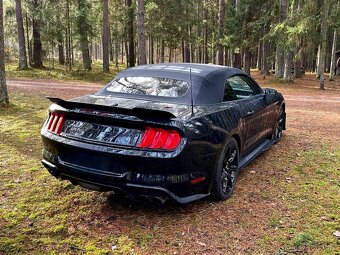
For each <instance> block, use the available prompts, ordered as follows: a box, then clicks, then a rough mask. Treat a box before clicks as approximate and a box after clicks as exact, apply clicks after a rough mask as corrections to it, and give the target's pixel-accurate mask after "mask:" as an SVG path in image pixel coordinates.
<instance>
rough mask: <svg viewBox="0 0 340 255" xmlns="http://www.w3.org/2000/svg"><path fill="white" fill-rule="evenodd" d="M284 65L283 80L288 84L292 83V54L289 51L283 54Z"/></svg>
mask: <svg viewBox="0 0 340 255" xmlns="http://www.w3.org/2000/svg"><path fill="white" fill-rule="evenodd" d="M284 63H285V64H284V72H283V79H284V80H285V81H288V82H290V81H292V67H293V52H292V51H291V50H289V49H288V50H287V51H286V52H285V57H284Z"/></svg>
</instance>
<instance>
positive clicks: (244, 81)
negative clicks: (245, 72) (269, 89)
mask: <svg viewBox="0 0 340 255" xmlns="http://www.w3.org/2000/svg"><path fill="white" fill-rule="evenodd" d="M226 84H228V86H226V87H229V90H230V91H231V92H229V94H230V93H232V94H233V96H234V97H235V99H234V100H236V99H244V98H247V97H250V96H254V95H257V94H260V93H261V89H260V88H259V87H258V85H256V84H254V82H253V81H251V80H250V79H248V78H247V77H245V76H238V75H236V76H233V77H230V78H229V79H228V80H227V82H226Z"/></svg>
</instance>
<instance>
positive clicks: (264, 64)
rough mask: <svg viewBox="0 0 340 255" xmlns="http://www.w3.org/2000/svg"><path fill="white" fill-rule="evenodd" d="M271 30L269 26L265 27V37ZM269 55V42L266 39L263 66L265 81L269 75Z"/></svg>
mask: <svg viewBox="0 0 340 255" xmlns="http://www.w3.org/2000/svg"><path fill="white" fill-rule="evenodd" d="M268 30H269V24H266V25H265V27H264V33H263V34H264V35H266V34H267V33H268ZM268 53H269V42H268V39H267V38H265V39H264V40H263V43H262V66H261V73H262V77H263V79H265V78H266V76H267V75H269V68H268V55H269V54H268Z"/></svg>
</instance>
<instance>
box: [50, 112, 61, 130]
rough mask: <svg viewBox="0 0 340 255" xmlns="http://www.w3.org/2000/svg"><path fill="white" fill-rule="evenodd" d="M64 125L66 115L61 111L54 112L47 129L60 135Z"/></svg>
mask: <svg viewBox="0 0 340 255" xmlns="http://www.w3.org/2000/svg"><path fill="white" fill-rule="evenodd" d="M63 125H64V115H63V114H61V113H54V112H52V113H51V114H50V118H49V119H48V122H47V130H48V131H50V132H52V133H56V134H58V135H59V134H60V132H61V130H62V128H63Z"/></svg>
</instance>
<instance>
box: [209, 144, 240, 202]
mask: <svg viewBox="0 0 340 255" xmlns="http://www.w3.org/2000/svg"><path fill="white" fill-rule="evenodd" d="M238 162H239V148H238V145H237V142H236V140H235V139H234V138H229V139H228V140H227V143H226V145H225V147H224V149H223V150H222V152H221V154H220V158H219V160H218V162H217V164H216V169H215V176H214V178H213V183H212V196H213V197H214V198H216V200H218V201H223V200H226V199H228V198H229V197H230V196H231V195H232V194H233V191H234V188H235V184H236V180H237V176H238V172H239V169H238Z"/></svg>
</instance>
